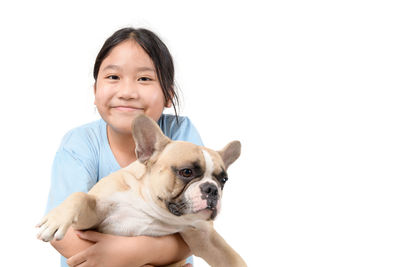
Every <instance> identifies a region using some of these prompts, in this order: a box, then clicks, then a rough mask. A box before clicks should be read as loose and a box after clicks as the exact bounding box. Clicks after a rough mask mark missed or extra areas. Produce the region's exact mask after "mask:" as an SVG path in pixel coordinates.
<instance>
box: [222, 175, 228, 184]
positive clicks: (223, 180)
mask: <svg viewBox="0 0 400 267" xmlns="http://www.w3.org/2000/svg"><path fill="white" fill-rule="evenodd" d="M220 181H221V183H222V184H225V183H226V182H227V181H228V177H226V176H225V177H223V178H221V179H220Z"/></svg>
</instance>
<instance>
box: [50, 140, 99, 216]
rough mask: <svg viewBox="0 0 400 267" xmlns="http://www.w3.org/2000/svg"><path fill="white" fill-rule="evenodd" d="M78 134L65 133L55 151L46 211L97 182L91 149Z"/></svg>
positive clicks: (85, 190) (88, 188)
mask: <svg viewBox="0 0 400 267" xmlns="http://www.w3.org/2000/svg"><path fill="white" fill-rule="evenodd" d="M89 146H90V144H88V142H85V140H82V137H81V136H79V134H74V133H72V134H67V135H66V137H64V139H63V142H62V144H61V146H60V148H59V150H58V151H57V153H56V155H55V158H54V161H53V166H52V170H51V185H50V192H49V196H48V200H47V207H46V213H47V212H49V211H50V210H52V209H53V208H55V207H56V206H58V205H59V204H61V202H62V201H64V200H65V199H66V198H67V197H68V196H69V195H71V194H72V193H74V192H88V191H89V190H90V189H91V188H92V187H93V185H94V184H95V183H96V182H97V169H96V167H95V165H96V163H95V160H94V157H93V155H91V153H93V149H92V148H90V147H89Z"/></svg>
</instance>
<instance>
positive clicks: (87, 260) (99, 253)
mask: <svg viewBox="0 0 400 267" xmlns="http://www.w3.org/2000/svg"><path fill="white" fill-rule="evenodd" d="M76 234H77V235H78V236H79V238H81V239H84V240H88V241H91V242H94V243H95V244H94V245H92V246H91V247H89V248H87V249H85V250H84V251H82V252H79V253H78V254H76V255H74V256H72V257H71V258H69V259H68V260H67V263H68V265H69V266H79V267H90V266H96V267H99V266H104V267H125V266H127V267H128V266H129V267H136V266H138V267H139V266H143V265H145V264H147V263H148V262H149V259H147V258H146V255H147V256H148V254H149V251H148V242H147V240H146V237H141V236H138V237H125V236H114V235H108V234H102V233H99V232H94V231H85V232H81V231H77V232H76ZM146 248H147V249H146Z"/></svg>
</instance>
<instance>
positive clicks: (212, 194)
mask: <svg viewBox="0 0 400 267" xmlns="http://www.w3.org/2000/svg"><path fill="white" fill-rule="evenodd" d="M200 190H201V193H202V198H203V199H207V206H208V208H210V209H214V208H215V207H216V206H217V203H218V188H217V186H216V185H215V184H212V183H209V182H207V183H204V184H202V185H200Z"/></svg>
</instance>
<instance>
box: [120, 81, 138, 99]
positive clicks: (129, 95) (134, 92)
mask: <svg viewBox="0 0 400 267" xmlns="http://www.w3.org/2000/svg"><path fill="white" fill-rule="evenodd" d="M118 97H120V98H123V99H127V100H129V99H136V98H138V97H139V94H138V88H137V86H136V85H135V83H134V82H133V81H127V80H126V81H125V82H124V83H123V84H121V87H120V88H119V91H118Z"/></svg>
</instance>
